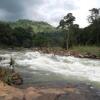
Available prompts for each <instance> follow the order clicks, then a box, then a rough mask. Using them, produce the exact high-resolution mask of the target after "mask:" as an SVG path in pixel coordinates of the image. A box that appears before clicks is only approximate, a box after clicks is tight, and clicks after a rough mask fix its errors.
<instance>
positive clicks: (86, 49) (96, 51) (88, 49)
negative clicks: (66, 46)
mask: <svg viewBox="0 0 100 100" xmlns="http://www.w3.org/2000/svg"><path fill="white" fill-rule="evenodd" d="M70 50H72V51H76V52H80V53H81V54H86V53H91V54H93V55H96V56H97V57H100V47H97V46H74V47H72V48H70Z"/></svg>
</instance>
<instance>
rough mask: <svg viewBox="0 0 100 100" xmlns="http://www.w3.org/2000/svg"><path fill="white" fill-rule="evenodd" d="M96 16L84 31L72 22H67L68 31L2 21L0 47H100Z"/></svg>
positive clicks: (24, 21)
mask: <svg viewBox="0 0 100 100" xmlns="http://www.w3.org/2000/svg"><path fill="white" fill-rule="evenodd" d="M93 10H94V9H93ZM69 14H70V13H69ZM95 16H96V17H97V14H94V13H93V14H91V16H89V18H90V19H89V21H90V20H91V23H90V25H89V26H87V27H85V28H83V29H82V28H79V25H77V24H73V22H72V20H71V23H70V22H67V25H68V27H67V28H68V30H66V29H64V28H61V29H58V28H55V27H53V26H51V25H49V24H48V23H45V22H36V21H30V20H19V21H16V22H2V21H1V22H0V46H10V47H65V45H66V44H68V47H73V46H79V45H85V46H87V45H96V46H100V18H96V17H95ZM72 17H73V16H72ZM92 17H93V18H95V19H93V18H92ZM66 18H67V17H66ZM73 18H74V17H73ZM67 19H68V18H67ZM67 21H68V20H67ZM60 24H61V23H60ZM65 28H66V27H65ZM67 36H69V37H67ZM67 39H68V41H67ZM67 42H68V43H67Z"/></svg>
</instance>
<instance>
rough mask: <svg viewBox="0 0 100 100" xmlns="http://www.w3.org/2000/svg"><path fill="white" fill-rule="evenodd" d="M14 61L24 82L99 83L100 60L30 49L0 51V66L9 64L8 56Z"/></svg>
mask: <svg viewBox="0 0 100 100" xmlns="http://www.w3.org/2000/svg"><path fill="white" fill-rule="evenodd" d="M11 55H12V57H13V59H14V60H15V62H16V70H17V71H18V72H20V73H21V74H22V75H23V77H24V80H25V83H26V84H35V83H36V84H39V83H43V82H45V83H46V82H54V81H55V82H58V81H83V82H97V83H100V60H91V59H81V58H75V57H73V56H68V57H66V56H58V55H53V54H43V53H39V52H32V51H21V52H8V51H0V57H2V58H4V59H2V60H1V61H0V66H3V67H7V66H9V61H10V57H11Z"/></svg>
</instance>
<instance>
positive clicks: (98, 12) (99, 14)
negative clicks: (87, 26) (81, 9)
mask: <svg viewBox="0 0 100 100" xmlns="http://www.w3.org/2000/svg"><path fill="white" fill-rule="evenodd" d="M89 11H90V12H91V15H90V16H89V17H88V22H89V23H94V22H95V21H96V20H98V19H99V18H100V9H97V8H92V9H91V10H89Z"/></svg>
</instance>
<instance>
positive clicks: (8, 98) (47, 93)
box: [0, 82, 100, 100]
mask: <svg viewBox="0 0 100 100" xmlns="http://www.w3.org/2000/svg"><path fill="white" fill-rule="evenodd" d="M0 100H100V90H98V89H95V88H94V87H92V86H91V85H86V84H66V86H64V87H37V88H36V87H28V88H26V89H19V88H16V87H13V86H8V85H4V84H3V83H2V82H0Z"/></svg>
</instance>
